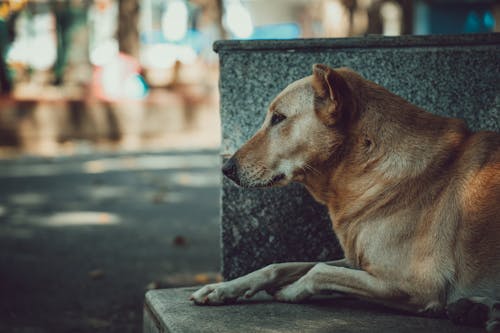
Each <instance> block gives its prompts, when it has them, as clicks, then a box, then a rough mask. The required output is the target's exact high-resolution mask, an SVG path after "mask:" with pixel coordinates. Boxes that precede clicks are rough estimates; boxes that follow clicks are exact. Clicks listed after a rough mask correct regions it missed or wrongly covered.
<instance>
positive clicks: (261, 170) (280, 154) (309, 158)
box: [222, 64, 349, 187]
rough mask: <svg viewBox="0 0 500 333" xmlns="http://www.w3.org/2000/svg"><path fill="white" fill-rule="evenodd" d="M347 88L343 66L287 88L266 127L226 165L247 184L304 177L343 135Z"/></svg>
mask: <svg viewBox="0 0 500 333" xmlns="http://www.w3.org/2000/svg"><path fill="white" fill-rule="evenodd" d="M348 98H349V88H348V86H347V84H346V82H345V81H344V79H343V77H342V75H341V74H340V72H339V71H337V70H333V69H331V68H329V67H327V66H325V65H320V64H316V65H314V66H313V74H312V75H311V76H308V77H305V78H303V79H300V80H298V81H295V82H293V83H292V84H290V85H289V86H288V87H286V88H285V89H284V90H283V91H282V92H281V93H280V94H279V95H278V96H277V97H276V98H275V99H274V100H273V102H272V103H271V105H270V107H269V109H268V111H267V115H266V118H265V120H264V123H263V124H262V127H261V128H260V129H259V131H257V133H255V135H254V136H253V137H252V138H251V139H250V140H249V141H248V142H246V143H245V144H244V145H243V146H242V147H241V148H240V149H239V150H238V151H237V152H236V153H235V154H234V155H233V156H232V157H231V158H230V159H229V160H228V161H227V162H226V163H225V164H224V166H223V168H222V170H223V173H224V174H225V175H226V176H227V177H229V178H230V179H232V180H233V181H234V182H235V183H237V184H239V185H241V186H243V187H266V186H273V185H285V184H288V183H289V182H291V181H301V180H303V179H304V177H305V175H306V174H307V173H314V172H317V170H316V166H318V165H320V164H321V163H323V162H325V161H327V160H328V159H330V157H331V156H332V155H334V154H335V153H336V152H337V151H338V150H339V149H340V147H341V146H342V143H343V141H344V138H345V130H344V128H345V126H344V125H343V123H345V119H346V118H347V117H346V113H347V112H345V109H346V105H347V102H349V101H348V100H347V99H348Z"/></svg>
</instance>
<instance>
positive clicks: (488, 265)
mask: <svg viewBox="0 0 500 333" xmlns="http://www.w3.org/2000/svg"><path fill="white" fill-rule="evenodd" d="M223 171H224V173H225V175H226V176H228V177H229V178H231V179H232V180H233V181H235V182H236V183H237V184H239V185H241V186H244V187H258V186H276V185H285V184H287V183H289V182H291V181H298V182H301V183H303V184H304V185H305V186H306V187H307V189H308V190H309V191H310V192H311V194H312V195H313V196H314V198H315V199H316V200H317V201H319V202H320V203H323V204H324V205H326V206H327V207H328V210H329V213H330V217H331V220H332V224H333V229H334V231H335V233H336V235H337V237H338V239H339V241H340V243H341V245H342V248H343V250H344V253H345V259H342V260H339V261H335V262H329V263H281V264H273V265H270V266H267V267H265V268H262V269H260V270H258V271H255V272H253V273H250V274H248V275H246V276H243V277H240V278H238V279H235V280H232V281H228V282H222V283H218V284H213V285H208V286H205V287H203V288H201V289H200V290H198V291H196V292H195V293H194V294H193V295H192V296H191V299H192V300H194V301H195V302H196V303H197V304H221V303H224V302H228V301H233V300H235V299H237V298H238V297H240V296H246V297H250V296H252V295H253V294H255V293H256V292H257V291H259V290H267V291H269V292H270V293H272V294H273V295H274V296H275V298H276V299H277V300H281V301H290V302H296V301H301V300H303V299H305V298H308V297H310V296H312V295H315V294H320V293H325V292H329V291H339V292H344V293H348V294H352V295H355V296H358V297H361V298H366V299H370V300H373V301H376V302H380V303H383V304H386V305H389V306H393V307H396V308H399V309H405V310H409V311H414V312H425V313H428V312H431V313H444V311H445V310H447V311H448V314H449V316H450V318H451V319H453V320H454V321H457V322H462V323H466V324H485V322H486V321H487V323H486V325H487V328H488V329H489V330H490V331H493V330H498V329H499V328H500V302H499V301H498V300H500V135H499V134H497V133H494V132H478V133H472V132H470V131H469V130H468V129H467V127H466V125H465V123H464V122H463V121H461V120H458V119H453V118H444V117H439V116H436V115H433V114H430V113H427V112H425V111H423V110H422V109H420V108H418V107H416V106H414V105H412V104H410V103H409V102H407V101H405V100H404V99H402V98H400V97H398V96H396V95H394V94H392V93H391V92H389V91H387V90H386V89H384V88H382V87H380V86H378V85H376V84H375V83H373V82H370V81H368V80H366V79H364V78H363V77H361V76H360V75H358V74H356V73H355V72H353V71H351V70H348V69H343V68H341V69H335V70H333V69H331V68H329V67H327V66H324V65H314V66H313V75H312V76H309V77H306V78H303V79H301V80H298V81H296V82H294V83H292V84H291V85H290V86H288V87H287V88H286V89H285V90H284V91H283V92H281V93H280V94H279V95H278V96H277V97H276V98H275V100H274V101H273V102H272V103H271V106H270V107H269V111H268V114H267V116H266V119H265V121H264V124H263V125H262V128H261V129H260V130H259V131H258V132H257V133H256V134H255V135H254V136H253V137H252V138H251V139H250V140H249V141H248V142H247V143H246V144H245V145H244V146H243V147H241V149H239V150H238V151H237V152H236V153H235V154H234V156H233V157H232V158H231V159H230V160H229V161H228V162H227V163H226V164H225V165H224V167H223Z"/></svg>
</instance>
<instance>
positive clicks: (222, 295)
mask: <svg viewBox="0 0 500 333" xmlns="http://www.w3.org/2000/svg"><path fill="white" fill-rule="evenodd" d="M227 284H228V283H227V282H220V283H214V284H209V285H206V286H204V287H202V288H200V289H198V290H197V291H195V292H194V293H193V294H192V295H191V297H190V298H189V299H190V300H191V301H193V302H194V303H195V304H198V305H220V304H225V303H230V302H232V301H234V300H236V298H238V295H235V294H234V291H233V290H231V288H230V287H229V286H228V285H227Z"/></svg>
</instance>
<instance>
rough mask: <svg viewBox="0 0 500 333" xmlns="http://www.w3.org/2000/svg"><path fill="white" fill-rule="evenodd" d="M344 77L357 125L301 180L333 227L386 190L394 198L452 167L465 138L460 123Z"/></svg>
mask: <svg viewBox="0 0 500 333" xmlns="http://www.w3.org/2000/svg"><path fill="white" fill-rule="evenodd" d="M344 78H345V79H346V81H347V82H348V84H349V86H350V87H351V90H352V91H353V94H352V95H353V96H352V97H353V99H355V103H354V105H356V107H357V110H354V111H355V112H356V115H357V116H356V120H355V123H353V124H351V126H349V129H348V133H347V135H346V139H345V142H344V144H343V145H342V151H335V152H332V156H331V158H330V159H328V160H327V161H325V162H321V163H317V164H316V165H314V168H315V169H316V170H317V171H318V172H314V174H313V173H309V174H306V175H305V177H304V179H303V181H302V182H303V183H304V184H305V186H306V188H307V189H308V190H309V192H310V193H311V194H312V195H313V196H314V198H315V199H316V200H317V201H319V202H321V203H323V204H325V205H326V206H327V207H328V209H329V211H330V215H335V217H336V218H335V221H334V223H342V217H343V216H345V217H346V218H352V217H353V216H357V215H359V214H360V212H361V211H362V210H364V209H366V206H367V205H368V204H371V202H373V201H374V200H375V201H376V200H378V198H381V197H383V195H381V194H383V193H384V191H386V190H387V188H388V187H391V188H392V191H391V194H393V195H397V190H396V191H395V190H394V188H396V187H397V186H398V184H401V183H403V182H408V181H415V182H421V181H422V180H425V179H426V177H425V175H427V174H429V173H433V172H439V170H441V169H442V167H443V165H444V164H446V163H453V161H454V160H455V159H456V158H457V156H456V155H458V154H459V153H460V147H461V146H462V145H463V143H464V141H465V140H466V138H467V137H468V135H469V131H468V129H467V127H466V126H465V123H464V122H462V121H460V120H457V119H451V118H444V117H439V116H436V115H433V114H430V113H428V112H425V111H424V110H422V109H420V108H418V107H417V106H415V105H412V104H411V103H409V102H407V101H405V100H404V99H402V98H401V97H399V96H396V95H394V94H392V93H391V92H389V91H387V90H385V89H384V88H382V87H380V86H378V85H376V84H374V83H372V82H369V81H366V80H364V79H360V78H359V77H358V76H357V75H348V76H347V77H344ZM422 147H425V149H422ZM443 152H448V153H447V154H444V153H443ZM450 152H451V153H450ZM386 199H387V198H386ZM332 219H333V216H332Z"/></svg>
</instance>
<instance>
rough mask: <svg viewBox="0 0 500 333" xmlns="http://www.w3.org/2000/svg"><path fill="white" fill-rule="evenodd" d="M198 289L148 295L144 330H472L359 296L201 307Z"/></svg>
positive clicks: (389, 332)
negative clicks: (194, 299)
mask: <svg viewBox="0 0 500 333" xmlns="http://www.w3.org/2000/svg"><path fill="white" fill-rule="evenodd" d="M194 290H195V288H179V289H165V290H154V291H150V292H148V294H147V295H146V303H145V307H144V318H145V322H144V330H143V333H160V332H161V333H164V332H168V333H195V332H207V333H208V332H218V333H233V332H262V333H264V332H265V333H271V332H276V333H278V332H286V333H290V332H297V333H321V332H324V333H326V332H346V333H347V332H352V333H358V332H367V333H368V332H369V333H376V332H384V333H410V332H415V333H422V332H436V333H445V332H446V333H466V332H468V333H472V332H482V330H480V329H475V328H470V327H464V326H455V325H453V324H452V323H451V322H449V321H448V320H446V319H436V318H423V317H417V316H414V315H409V314H406V313H402V312H397V311H394V310H389V309H387V308H384V307H382V306H378V305H374V304H370V303H365V302H361V301H357V300H353V299H345V298H344V299H341V298H330V299H320V300H310V301H308V302H305V303H303V304H290V303H277V302H272V301H271V300H270V297H269V296H267V295H265V294H258V295H257V296H256V298H255V299H251V300H242V301H240V302H238V303H236V304H233V305H227V306H197V305H193V304H192V303H191V302H187V299H188V297H189V295H190V293H191V292H192V291H194Z"/></svg>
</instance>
